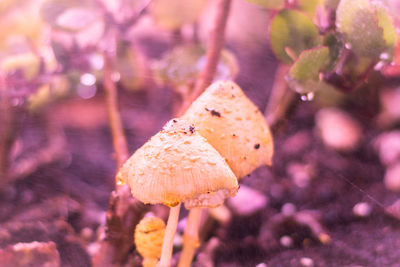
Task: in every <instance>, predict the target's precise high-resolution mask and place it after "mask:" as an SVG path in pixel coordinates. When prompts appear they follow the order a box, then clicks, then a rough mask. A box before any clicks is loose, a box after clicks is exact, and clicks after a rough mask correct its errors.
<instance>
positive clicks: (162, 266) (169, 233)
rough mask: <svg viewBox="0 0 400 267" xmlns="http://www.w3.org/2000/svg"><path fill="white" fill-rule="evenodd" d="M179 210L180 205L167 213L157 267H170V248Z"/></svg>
mask: <svg viewBox="0 0 400 267" xmlns="http://www.w3.org/2000/svg"><path fill="white" fill-rule="evenodd" d="M180 208H181V203H179V204H178V205H176V206H175V207H172V208H171V209H170V211H169V217H168V222H167V227H166V228H165V236H164V241H163V245H162V249H161V258H160V262H159V263H158V266H159V267H170V266H171V257H172V248H173V242H174V236H175V232H176V227H177V226H178V219H179V211H180Z"/></svg>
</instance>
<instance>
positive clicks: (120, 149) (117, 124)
mask: <svg viewBox="0 0 400 267" xmlns="http://www.w3.org/2000/svg"><path fill="white" fill-rule="evenodd" d="M104 61H105V64H104V89H105V91H106V105H107V109H108V118H109V121H110V128H111V134H112V139H113V146H114V150H115V157H116V161H117V165H118V167H121V166H122V164H123V163H124V162H125V161H126V160H127V159H128V155H129V154H128V145H127V142H126V138H125V135H124V131H123V128H122V122H121V115H120V113H119V110H118V93H117V88H116V87H115V83H114V81H113V80H112V69H111V59H110V58H109V56H108V55H107V54H106V53H105V56H104Z"/></svg>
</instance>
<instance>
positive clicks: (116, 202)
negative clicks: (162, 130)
mask: <svg viewBox="0 0 400 267" xmlns="http://www.w3.org/2000/svg"><path fill="white" fill-rule="evenodd" d="M104 62H105V64H104V80H103V85H104V89H105V91H106V105H107V109H108V117H109V123H110V129H111V135H112V140H113V146H114V151H115V159H116V161H117V166H118V168H119V167H120V166H121V165H122V164H123V163H124V162H125V161H126V160H127V159H128V156H129V153H128V145H127V142H126V137H125V134H124V131H123V127H122V121H121V116H120V112H119V109H118V92H117V88H116V85H115V83H114V81H113V80H112V65H113V64H112V60H111V58H110V56H109V54H108V53H107V52H104ZM115 188H116V190H114V191H113V192H112V193H111V197H110V201H109V206H108V209H107V213H106V228H105V233H104V239H103V240H101V241H100V248H99V250H98V252H97V253H96V255H95V256H94V258H93V266H97V267H99V266H122V265H123V263H124V262H126V260H127V257H128V255H129V252H130V250H131V248H132V246H133V231H134V228H135V226H136V224H137V223H138V222H139V220H140V219H141V218H142V217H143V215H144V213H145V211H146V210H147V207H145V205H144V204H142V203H141V202H139V201H138V200H136V199H134V198H133V197H132V196H131V194H130V190H129V187H128V185H126V184H124V185H122V184H118V183H117V181H116V185H115Z"/></svg>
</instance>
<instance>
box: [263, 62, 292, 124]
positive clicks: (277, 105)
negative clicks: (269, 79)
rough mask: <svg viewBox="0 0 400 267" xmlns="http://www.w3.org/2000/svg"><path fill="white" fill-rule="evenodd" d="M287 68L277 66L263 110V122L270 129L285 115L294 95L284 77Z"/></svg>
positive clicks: (280, 65) (282, 65) (281, 65)
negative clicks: (266, 123) (265, 122)
mask: <svg viewBox="0 0 400 267" xmlns="http://www.w3.org/2000/svg"><path fill="white" fill-rule="evenodd" d="M289 68H290V67H289V66H287V65H284V64H279V65H278V68H277V70H276V72H275V79H274V85H273V86H272V90H271V94H270V96H269V99H268V103H267V106H266V108H265V112H264V115H265V120H266V121H267V122H268V124H269V125H270V126H271V127H272V126H274V125H275V124H276V123H277V122H278V121H279V120H280V119H281V118H282V117H283V115H284V114H285V113H286V110H287V109H288V106H289V104H290V103H291V101H292V99H293V96H294V93H293V91H292V90H289V89H288V86H287V83H286V80H285V76H286V73H287V72H288V71H289Z"/></svg>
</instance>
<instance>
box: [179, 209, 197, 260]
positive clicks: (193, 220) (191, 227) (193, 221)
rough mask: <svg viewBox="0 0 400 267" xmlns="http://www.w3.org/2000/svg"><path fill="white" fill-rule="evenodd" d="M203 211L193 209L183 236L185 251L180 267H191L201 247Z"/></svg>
mask: <svg viewBox="0 0 400 267" xmlns="http://www.w3.org/2000/svg"><path fill="white" fill-rule="evenodd" d="M201 211H202V209H201V208H193V209H191V210H190V212H189V216H188V221H187V226H186V228H185V234H184V236H183V250H182V254H181V258H180V259H179V264H178V267H190V264H191V263H192V260H193V257H194V254H195V252H196V249H197V247H198V246H199V245H200V240H199V223H200V217H201Z"/></svg>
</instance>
